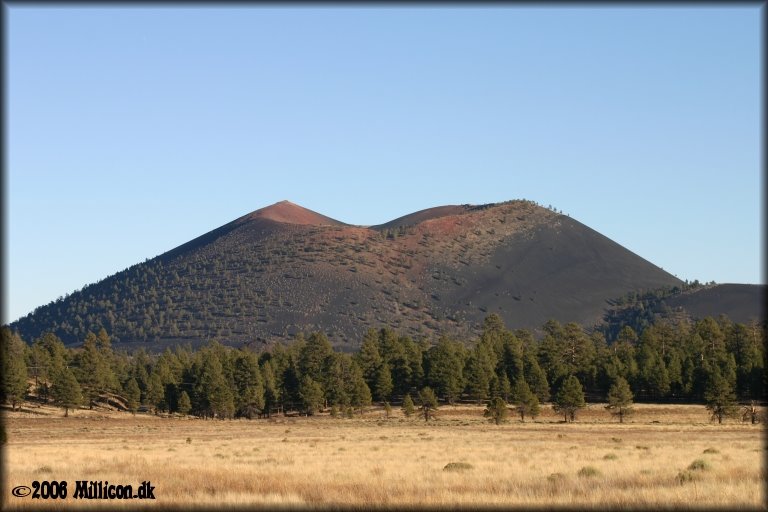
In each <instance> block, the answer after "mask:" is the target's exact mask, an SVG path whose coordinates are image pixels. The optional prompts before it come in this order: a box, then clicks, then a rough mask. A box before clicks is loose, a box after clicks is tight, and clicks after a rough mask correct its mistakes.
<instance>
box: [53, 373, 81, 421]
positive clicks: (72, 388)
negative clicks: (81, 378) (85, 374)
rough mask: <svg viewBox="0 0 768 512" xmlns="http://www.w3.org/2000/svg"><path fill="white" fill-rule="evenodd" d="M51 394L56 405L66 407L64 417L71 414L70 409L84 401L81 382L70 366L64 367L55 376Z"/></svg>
mask: <svg viewBox="0 0 768 512" xmlns="http://www.w3.org/2000/svg"><path fill="white" fill-rule="evenodd" d="M51 395H52V396H53V401H54V403H55V404H56V405H58V406H60V407H63V408H64V417H67V416H69V410H70V409H74V408H75V407H77V406H79V405H80V404H81V403H82V401H83V395H82V392H81V390H80V384H79V383H78V382H77V379H76V378H75V375H74V374H73V373H72V370H70V369H69V368H66V367H65V368H63V369H62V370H60V371H59V372H58V373H57V374H56V375H55V376H54V378H53V385H52V386H51Z"/></svg>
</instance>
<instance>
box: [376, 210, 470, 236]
mask: <svg viewBox="0 0 768 512" xmlns="http://www.w3.org/2000/svg"><path fill="white" fill-rule="evenodd" d="M465 211H467V207H466V206H456V205H449V206H436V207H435V208H427V209H426V210H419V211H418V212H415V213H410V214H408V215H403V216H402V217H398V218H396V219H395V220H391V221H389V222H387V223H386V224H379V225H378V226H371V229H379V230H381V229H394V228H397V227H400V226H414V225H416V224H420V223H422V222H424V221H425V220H431V219H437V218H439V217H445V216H446V215H459V214H461V213H464V212H465Z"/></svg>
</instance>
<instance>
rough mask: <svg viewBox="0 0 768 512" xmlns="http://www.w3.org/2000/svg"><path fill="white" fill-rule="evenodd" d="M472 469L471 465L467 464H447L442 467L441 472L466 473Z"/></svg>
mask: <svg viewBox="0 0 768 512" xmlns="http://www.w3.org/2000/svg"><path fill="white" fill-rule="evenodd" d="M472 468H473V466H472V464H470V463H468V462H449V463H448V464H446V465H445V466H444V467H443V471H468V470H470V469H472Z"/></svg>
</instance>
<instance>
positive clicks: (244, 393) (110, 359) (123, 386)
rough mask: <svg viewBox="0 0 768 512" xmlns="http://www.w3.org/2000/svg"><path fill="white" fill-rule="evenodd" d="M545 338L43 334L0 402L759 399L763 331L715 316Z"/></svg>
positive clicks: (495, 323) (487, 325)
mask: <svg viewBox="0 0 768 512" xmlns="http://www.w3.org/2000/svg"><path fill="white" fill-rule="evenodd" d="M542 331H543V333H544V334H543V336H542V337H541V338H540V339H536V338H535V337H534V336H533V334H532V333H531V332H530V331H528V330H524V329H518V330H510V329H507V328H506V327H505V325H504V324H503V322H502V320H501V318H500V317H499V316H497V315H495V314H491V315H489V316H487V317H486V318H485V320H484V322H483V326H482V333H481V334H480V336H479V337H478V338H477V339H474V340H472V341H471V342H469V343H464V342H462V340H456V339H451V338H449V337H447V336H440V337H438V338H437V339H426V338H425V339H419V340H414V339H411V338H410V337H408V336H405V335H401V334H398V332H396V331H394V330H393V329H391V328H388V327H384V328H381V329H378V330H377V329H369V330H368V332H367V333H366V334H365V336H364V337H363V339H362V340H361V343H360V345H359V349H358V350H357V351H356V352H354V353H351V354H349V353H343V352H337V351H335V350H334V349H333V348H332V345H331V343H330V342H329V340H328V338H327V337H326V336H325V335H324V334H323V333H319V332H314V333H310V334H305V335H298V336H296V339H295V340H294V341H293V342H291V343H288V344H282V343H281V344H276V345H274V346H272V347H270V348H269V349H262V350H260V351H257V350H254V349H253V348H249V347H247V346H244V347H241V348H237V349H236V348H232V347H228V346H225V345H222V344H221V343H219V342H217V341H211V342H209V343H208V344H207V345H206V346H204V347H202V348H200V349H198V350H192V349H191V348H190V347H188V346H187V347H184V346H177V347H175V348H174V350H170V349H166V350H165V352H162V353H159V354H150V353H147V352H146V351H145V350H143V349H139V350H136V351H134V352H133V353H131V354H128V353H126V352H123V351H121V350H115V349H114V348H113V346H112V342H111V339H110V336H109V334H108V333H107V332H106V330H104V329H101V330H99V332H97V333H93V332H88V333H87V334H86V335H85V338H84V340H83V344H82V346H80V347H78V348H67V347H66V346H65V345H64V343H63V342H62V341H61V340H60V339H59V338H58V337H56V336H55V335H54V334H52V333H46V334H43V335H42V336H41V337H39V338H37V339H35V340H32V341H31V343H27V341H28V340H22V339H21V337H20V336H19V335H18V333H15V332H12V331H11V330H10V329H9V328H8V327H3V328H2V336H3V354H2V356H3V359H2V363H3V387H2V393H3V396H2V398H3V400H4V401H7V402H9V403H10V404H11V406H12V407H14V408H15V407H16V406H18V405H19V404H21V403H22V402H23V401H24V400H25V399H34V400H39V401H42V402H46V403H54V404H57V405H59V406H61V407H62V408H64V410H65V413H68V412H69V410H70V409H74V408H77V407H80V406H86V407H91V408H92V407H93V406H94V405H96V404H107V405H111V406H113V407H116V408H119V409H123V410H129V411H132V412H134V413H135V412H136V411H138V410H150V411H153V412H155V413H160V412H167V413H181V414H192V415H195V416H198V417H207V418H222V419H228V418H237V417H246V418H257V417H268V416H270V415H273V414H275V413H283V414H286V413H287V414H290V413H295V414H306V415H313V414H316V413H317V412H319V411H328V410H330V412H331V414H332V415H352V414H354V413H355V412H358V411H359V412H362V411H363V410H364V408H366V407H368V406H370V405H371V404H372V403H373V402H378V403H381V404H384V405H385V407H389V406H390V405H389V404H390V403H392V404H403V403H404V402H406V403H408V402H411V403H412V402H413V400H417V402H418V401H419V400H421V401H423V400H424V396H425V394H429V393H433V394H434V396H435V398H436V399H438V400H440V401H442V402H443V403H448V404H454V403H457V402H459V401H463V402H467V401H469V402H477V403H486V402H487V401H488V400H490V399H495V398H500V399H501V400H503V401H504V402H509V403H515V404H518V406H520V404H528V406H530V407H531V408H532V409H533V410H534V411H535V410H536V407H535V406H536V405H537V404H538V403H544V402H548V401H553V402H554V403H556V404H557V403H558V397H561V396H562V395H563V394H564V393H565V394H567V393H576V394H577V395H580V398H579V399H580V400H581V401H582V402H583V401H584V400H585V399H586V400H587V401H589V402H604V401H606V398H608V397H609V393H611V392H614V391H615V388H616V385H617V383H621V385H625V384H624V383H626V384H628V386H629V392H630V393H631V397H632V398H633V399H634V400H635V401H645V402H673V403H705V402H707V403H709V402H710V401H711V400H712V397H713V396H714V395H717V396H718V397H719V398H718V399H719V400H721V401H725V402H726V405H727V406H728V407H731V408H732V407H734V406H735V404H736V403H737V402H747V401H750V400H761V399H763V397H764V385H765V372H764V368H765V353H764V341H765V334H766V333H765V326H759V325H756V324H754V325H744V324H740V323H734V322H731V321H730V320H729V319H728V318H726V317H725V316H721V317H720V318H718V319H713V318H704V319H701V320H698V321H695V322H679V323H667V322H657V323H654V324H652V325H649V326H647V327H646V328H645V329H643V330H642V332H641V333H640V334H638V333H636V332H635V331H634V329H632V327H630V326H624V327H623V328H621V329H620V331H619V334H618V336H617V338H616V340H615V341H613V342H611V343H610V344H609V343H607V342H606V340H605V337H604V335H603V334H602V333H601V332H600V331H595V332H592V333H587V332H586V331H585V330H584V328H583V327H582V326H580V325H578V324H575V323H568V324H565V325H561V324H560V323H559V322H557V321H554V320H550V321H548V322H546V323H545V324H544V325H543V326H542ZM32 382H34V384H32ZM577 401H578V399H577ZM729 410H731V409H729ZM566 419H567V415H566Z"/></svg>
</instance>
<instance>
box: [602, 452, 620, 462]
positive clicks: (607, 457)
mask: <svg viewBox="0 0 768 512" xmlns="http://www.w3.org/2000/svg"><path fill="white" fill-rule="evenodd" d="M603 458H604V459H605V460H616V459H618V458H619V457H618V456H617V455H616V454H615V453H608V454H606V455H605V456H604V457H603Z"/></svg>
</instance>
